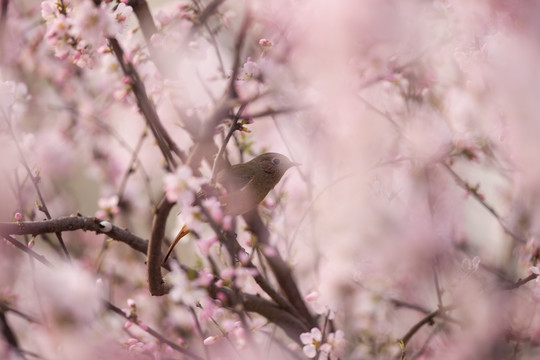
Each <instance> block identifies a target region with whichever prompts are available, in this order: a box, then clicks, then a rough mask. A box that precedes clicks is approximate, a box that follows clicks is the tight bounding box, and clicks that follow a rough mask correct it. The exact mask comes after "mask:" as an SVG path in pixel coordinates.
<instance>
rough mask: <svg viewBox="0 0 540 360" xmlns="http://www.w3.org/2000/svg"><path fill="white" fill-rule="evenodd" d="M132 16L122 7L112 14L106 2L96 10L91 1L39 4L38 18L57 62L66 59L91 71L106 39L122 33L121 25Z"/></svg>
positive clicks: (54, 0)
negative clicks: (44, 24)
mask: <svg viewBox="0 0 540 360" xmlns="http://www.w3.org/2000/svg"><path fill="white" fill-rule="evenodd" d="M131 12H132V8H131V7H129V6H127V5H126V4H124V3H120V4H118V6H116V8H115V10H114V12H111V11H110V9H109V8H108V6H107V5H106V4H105V2H101V4H100V5H99V6H96V5H95V4H94V2H93V1H91V0H70V1H56V0H45V1H43V2H42V3H41V16H42V17H43V20H45V23H46V24H47V33H46V34H45V38H46V39H47V41H48V43H49V45H50V46H51V47H53V48H54V53H55V55H56V56H57V57H58V58H60V59H67V58H69V60H70V61H72V62H73V63H74V64H76V65H77V66H79V67H88V68H92V67H93V66H94V65H95V62H96V61H97V57H98V51H99V49H100V48H101V47H103V46H104V45H105V44H106V38H107V37H109V36H116V35H118V34H119V33H121V32H122V31H123V28H124V26H123V24H124V23H125V21H126V19H127V18H128V17H129V15H130V14H131Z"/></svg>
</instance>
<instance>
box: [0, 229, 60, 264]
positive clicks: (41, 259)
mask: <svg viewBox="0 0 540 360" xmlns="http://www.w3.org/2000/svg"><path fill="white" fill-rule="evenodd" d="M0 235H1V236H2V237H3V238H4V239H6V240H7V241H8V242H9V243H10V244H12V245H13V246H15V247H16V248H17V249H19V250H22V251H24V252H25V253H27V254H28V255H30V256H31V257H33V258H34V259H36V260H37V261H39V262H40V263H42V264H43V265H45V266H47V267H48V268H53V267H54V266H53V264H52V263H51V262H50V261H49V260H47V259H46V258H45V257H44V256H42V255H39V254H38V253H36V252H35V251H34V250H32V249H30V248H29V247H27V246H24V245H23V244H21V243H20V242H18V241H17V240H16V239H14V238H13V237H11V236H9V235H6V234H4V233H2V234H0Z"/></svg>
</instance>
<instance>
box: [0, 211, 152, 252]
mask: <svg viewBox="0 0 540 360" xmlns="http://www.w3.org/2000/svg"><path fill="white" fill-rule="evenodd" d="M101 222H102V220H99V219H97V218H93V217H83V216H70V217H63V218H58V219H54V220H45V221H22V222H0V234H3V235H25V234H26V235H32V236H36V235H40V234H47V233H60V232H64V231H75V230H84V231H94V232H96V233H97V234H105V235H107V236H108V237H110V238H111V239H114V240H117V241H121V242H123V243H125V244H127V245H129V246H130V247H131V248H133V249H135V250H137V251H139V252H141V253H143V254H146V252H147V248H148V241H146V240H144V239H141V238H140V237H138V236H136V235H133V234H132V233H130V232H129V231H127V230H124V229H121V228H119V227H117V226H114V225H113V226H112V229H111V230H110V231H108V232H105V231H104V227H103V225H101Z"/></svg>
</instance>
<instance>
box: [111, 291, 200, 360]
mask: <svg viewBox="0 0 540 360" xmlns="http://www.w3.org/2000/svg"><path fill="white" fill-rule="evenodd" d="M103 302H104V304H105V306H106V308H107V309H108V310H110V311H112V312H114V313H115V314H118V315H120V316H121V317H123V318H124V319H126V320H129V321H132V322H134V323H135V324H137V325H138V326H139V327H140V328H141V329H143V330H144V331H146V332H147V333H148V334H150V335H152V336H153V337H155V338H156V339H158V340H159V341H160V342H162V343H164V344H167V345H169V346H170V347H171V348H172V349H173V350H176V351H178V352H180V353H182V354H184V355H186V356H188V357H190V358H191V359H195V360H204V359H203V358H202V357H200V356H199V355H197V354H195V353H194V352H192V351H191V350H188V349H185V348H183V347H181V346H179V345H178V344H176V343H174V342H172V341H170V340H169V339H167V338H165V337H164V336H163V335H161V334H160V333H158V332H157V331H156V330H154V329H152V328H151V327H150V326H148V325H146V324H144V325H142V324H141V322H140V321H139V320H138V319H137V318H133V317H131V316H128V315H126V314H125V313H124V312H123V311H122V309H120V308H118V307H116V306H115V305H113V304H112V303H110V302H109V301H106V300H104V301H103ZM141 325H142V326H141Z"/></svg>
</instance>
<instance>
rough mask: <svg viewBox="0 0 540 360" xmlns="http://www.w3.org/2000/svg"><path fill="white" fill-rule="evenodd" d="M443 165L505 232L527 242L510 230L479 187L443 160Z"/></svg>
mask: <svg viewBox="0 0 540 360" xmlns="http://www.w3.org/2000/svg"><path fill="white" fill-rule="evenodd" d="M441 165H442V166H443V167H444V168H445V169H446V170H447V171H448V173H450V175H451V176H452V177H453V178H454V180H455V181H456V183H457V184H458V185H459V186H460V187H461V188H463V189H464V190H466V191H467V193H468V194H471V195H472V196H473V197H474V198H475V199H476V200H477V201H478V202H479V203H480V205H482V206H483V207H484V208H485V209H486V210H487V211H489V212H490V213H491V214H492V215H493V216H494V217H495V219H497V221H498V222H499V225H501V227H502V229H503V230H504V232H505V233H507V234H508V235H510V236H511V237H512V238H513V239H514V240H516V241H518V242H520V243H523V244H524V243H526V241H525V240H524V239H522V238H521V237H519V236H518V235H517V234H515V233H514V232H513V231H512V230H510V229H509V228H508V227H507V226H506V225H505V224H504V222H503V220H502V218H501V216H500V215H499V214H498V213H497V211H496V210H495V208H494V207H493V206H491V205H489V204H488V203H487V202H486V200H485V199H484V198H483V196H481V195H480V193H479V192H478V189H477V188H475V187H473V186H471V185H469V184H468V183H467V182H466V181H465V180H463V179H462V178H461V177H460V176H459V175H458V174H457V173H456V172H455V171H454V170H453V169H452V168H451V167H450V166H449V165H448V164H445V163H443V162H441Z"/></svg>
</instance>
